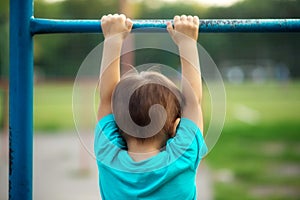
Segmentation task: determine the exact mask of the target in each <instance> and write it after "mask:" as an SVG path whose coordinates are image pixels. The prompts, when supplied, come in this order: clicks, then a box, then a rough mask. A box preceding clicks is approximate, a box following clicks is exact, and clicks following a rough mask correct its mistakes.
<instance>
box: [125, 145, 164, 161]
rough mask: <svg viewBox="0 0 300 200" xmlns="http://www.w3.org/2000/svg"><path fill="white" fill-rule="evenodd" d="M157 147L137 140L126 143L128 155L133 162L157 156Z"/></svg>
mask: <svg viewBox="0 0 300 200" xmlns="http://www.w3.org/2000/svg"><path fill="white" fill-rule="evenodd" d="M158 146H159V145H156V144H155V143H150V142H143V143H142V142H139V141H137V140H129V141H127V147H128V154H129V155H130V157H131V158H132V159H133V160H134V161H137V162H138V161H142V160H146V159H148V158H151V157H153V156H155V155H157V154H158V153H159V152H160V148H159V147H158Z"/></svg>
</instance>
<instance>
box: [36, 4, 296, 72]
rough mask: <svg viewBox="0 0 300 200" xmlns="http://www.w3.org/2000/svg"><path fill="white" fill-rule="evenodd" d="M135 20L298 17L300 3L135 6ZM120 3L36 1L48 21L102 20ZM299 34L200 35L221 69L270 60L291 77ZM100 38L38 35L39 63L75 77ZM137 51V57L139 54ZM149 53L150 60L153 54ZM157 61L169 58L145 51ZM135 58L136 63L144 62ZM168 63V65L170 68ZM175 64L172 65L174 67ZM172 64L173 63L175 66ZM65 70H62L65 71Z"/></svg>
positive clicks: (37, 55)
mask: <svg viewBox="0 0 300 200" xmlns="http://www.w3.org/2000/svg"><path fill="white" fill-rule="evenodd" d="M130 8H131V10H132V16H133V17H134V18H140V19H159V18H162V19H166V18H167V19H170V18H172V17H173V16H174V15H176V14H177V15H181V14H191V15H198V16H199V17H200V18H221V19H222V18H297V17H299V13H300V0H293V1H286V0H265V1H261V0H244V1H241V2H239V3H236V4H234V5H233V6H231V7H203V6H201V5H198V4H191V3H185V2H183V1H180V2H176V3H165V2H162V1H158V0H153V1H131V2H130ZM118 9H119V0H112V1H105V0H72V1H71V0H66V1H62V2H56V3H47V2H45V1H42V0H39V1H36V2H35V16H36V17H45V18H68V19H80V18H81V19H84V18H93V19H97V18H98V19H99V18H100V17H101V16H102V15H103V14H108V13H115V12H118ZM299 38H300V33H286V34H283V33H282V34H259V33H255V34H254V33H252V34H238V33H236V34H213V33H209V34H201V35H200V37H199V41H200V42H201V44H202V45H203V46H204V47H205V48H206V49H207V50H208V52H209V53H210V54H211V56H212V57H213V59H214V60H215V62H216V63H217V64H218V65H221V63H223V62H224V61H226V60H235V59H245V60H250V59H252V60H255V59H271V60H274V62H283V63H285V64H286V65H287V66H288V67H289V68H290V69H291V70H292V75H293V76H296V77H299V76H300V68H299V67H298V66H299V65H300V60H299V59H298V58H297V56H296V55H299V53H300V52H299V51H300V48H299V47H300V39H299ZM101 40H102V36H101V34H71V35H70V34H69V35H62V34H56V35H51V36H48V35H47V36H37V37H36V40H35V41H36V45H35V56H36V57H35V62H36V65H38V66H39V67H40V68H41V69H43V70H44V71H45V72H46V74H47V75H49V76H69V77H73V76H74V75H75V73H76V71H77V67H74V66H78V67H79V65H80V63H81V62H82V59H83V58H84V56H85V55H86V54H87V53H88V52H89V51H90V50H91V49H92V48H93V47H94V46H96V45H97V44H98V43H99V42H100V41H101ZM141 54H142V53H141V52H137V55H141ZM150 54H151V55H150ZM147 55H148V56H149V58H150V57H152V58H153V59H154V60H169V61H170V60H171V59H166V58H167V57H166V56H167V54H165V53H161V52H160V53H159V52H155V51H147ZM143 59H144V58H143V56H138V57H136V63H141V62H143ZM166 64H168V63H166ZM170 64H171V63H170ZM173 64H174V63H173ZM62 66H63V67H62Z"/></svg>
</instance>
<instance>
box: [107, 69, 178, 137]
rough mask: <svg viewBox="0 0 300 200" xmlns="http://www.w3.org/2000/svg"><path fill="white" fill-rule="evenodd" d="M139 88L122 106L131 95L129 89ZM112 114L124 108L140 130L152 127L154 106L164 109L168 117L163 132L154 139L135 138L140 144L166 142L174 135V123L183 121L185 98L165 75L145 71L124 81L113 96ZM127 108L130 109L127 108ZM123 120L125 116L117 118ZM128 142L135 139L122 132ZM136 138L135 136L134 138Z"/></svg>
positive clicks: (129, 76) (118, 85) (123, 78)
mask: <svg viewBox="0 0 300 200" xmlns="http://www.w3.org/2000/svg"><path fill="white" fill-rule="evenodd" d="M133 85H136V86H137V88H136V89H135V90H134V91H133V93H132V94H131V96H130V99H129V104H128V103H126V102H123V101H122V100H123V97H124V95H128V94H124V93H128V91H127V90H126V87H128V86H133ZM112 99H113V103H112V107H113V111H120V110H121V108H128V109H129V114H130V117H131V119H132V121H133V122H134V123H135V124H136V125H138V126H141V127H144V126H147V125H148V124H150V123H151V119H150V117H149V109H150V107H151V106H153V105H155V104H159V105H161V106H163V107H164V109H165V111H166V114H167V117H166V121H165V124H164V126H163V128H162V129H161V130H160V131H159V132H158V133H157V134H156V135H154V136H151V137H147V136H146V137H145V136H141V137H139V136H137V137H134V138H136V139H138V140H140V141H142V142H143V141H145V140H150V139H160V141H162V142H165V141H166V140H167V139H168V138H170V137H171V133H172V132H173V126H174V122H175V120H176V119H177V118H180V117H181V112H182V110H181V107H182V104H183V96H182V94H181V92H180V90H179V89H178V88H177V87H176V85H175V84H174V83H173V82H172V81H170V80H169V79H168V78H167V77H165V76H164V75H162V74H160V73H158V72H154V71H144V72H141V73H134V74H132V73H131V74H129V75H127V76H125V77H122V79H121V80H120V82H119V83H118V84H117V86H116V88H115V90H114V93H113V98H112ZM125 104H128V105H125ZM116 113H118V114H117V115H122V112H121V111H120V112H114V114H115V115H116ZM122 117H123V118H124V116H115V118H116V121H117V118H122ZM120 132H121V134H122V136H123V137H124V138H125V140H126V139H127V138H128V137H132V135H131V134H130V135H129V134H127V133H125V132H124V131H122V130H121V131H120ZM135 135H136V134H135Z"/></svg>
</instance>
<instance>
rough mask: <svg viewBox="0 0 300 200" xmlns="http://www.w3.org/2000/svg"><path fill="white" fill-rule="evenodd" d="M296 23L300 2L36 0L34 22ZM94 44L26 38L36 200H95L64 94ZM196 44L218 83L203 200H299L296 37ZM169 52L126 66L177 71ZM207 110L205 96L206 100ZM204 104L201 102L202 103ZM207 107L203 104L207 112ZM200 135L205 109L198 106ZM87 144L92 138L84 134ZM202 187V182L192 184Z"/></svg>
mask: <svg viewBox="0 0 300 200" xmlns="http://www.w3.org/2000/svg"><path fill="white" fill-rule="evenodd" d="M118 12H122V13H126V14H127V15H128V16H129V17H131V18H132V19H171V18H173V16H174V15H181V14H190V15H198V16H199V17H200V18H204V19H227V18H228V19H230V18H300V0H264V1H262V0H213V1H212V0H211V1H209V0H177V1H176V0H152V1H146V0H111V1H106V0H36V1H35V2H34V15H35V17H40V18H55V19H100V18H101V16H102V15H104V14H109V13H118ZM0 36H1V37H0V47H1V48H0V200H2V199H3V200H4V199H7V197H8V196H7V191H8V186H7V184H8V180H7V179H8V178H7V176H8V150H7V149H8V136H7V135H8V125H7V124H8V108H7V105H8V71H9V61H8V56H9V55H8V54H9V53H8V51H9V45H8V38H9V1H8V0H2V1H0ZM102 40H103V36H102V35H101V34H52V35H37V36H35V37H34V69H35V91H34V130H35V136H34V137H35V138H34V197H35V199H99V189H98V185H97V179H98V177H97V169H96V166H95V161H94V160H93V158H92V157H91V156H90V155H89V153H88V152H87V151H86V150H85V149H84V148H83V146H82V145H81V144H80V141H79V140H78V137H77V134H76V129H75V125H74V121H73V114H72V89H73V83H74V80H75V76H76V73H77V71H78V69H79V67H80V65H81V63H82V61H83V59H84V58H85V57H86V55H87V54H88V53H89V52H90V51H91V50H92V49H93V48H94V47H95V46H96V45H98V44H99V43H100V42H101V41H102ZM198 42H199V43H200V44H201V45H202V46H203V47H204V48H205V49H206V50H207V52H208V53H209V54H210V56H211V57H212V58H213V60H214V61H215V63H216V65H217V66H218V68H219V70H220V72H221V74H222V77H223V79H224V82H225V89H226V101H227V108H226V121H225V125H224V129H223V132H222V135H221V137H220V139H219V141H218V143H217V145H216V146H215V148H214V149H213V151H212V152H211V153H210V154H209V156H208V157H207V158H206V159H205V161H204V163H203V164H202V166H200V170H201V169H202V168H203V175H202V174H201V176H203V180H204V181H203V182H204V183H201V184H203V186H202V187H200V186H199V193H202V192H203V193H208V194H207V195H208V196H207V197H206V198H203V199H251V200H252V199H253V200H254V199H270V200H275V199H276V200H278V199H285V200H287V199H300V181H299V180H300V179H299V178H300V81H299V78H300V59H299V55H300V33H265V34H262V33H203V34H201V33H200V36H199V40H198ZM173 57H174V55H170V54H169V53H167V52H161V51H157V50H144V51H137V52H135V55H134V56H131V58H130V59H131V62H132V63H133V64H134V65H140V64H143V63H149V62H157V63H162V64H166V65H169V66H178V65H179V59H178V58H176V57H175V58H174V59H173ZM205 98H207V99H208V100H209V94H208V93H206V94H205ZM208 100H207V101H206V102H209V101H208ZM207 104H209V103H207ZM204 110H205V118H206V120H205V121H206V127H207V126H208V123H209V117H210V115H209V110H210V106H209V105H207V106H205V105H204ZM86 137H87V138H89V139H87V140H90V141H91V143H92V137H93V136H92V133H89V134H87V136H86ZM200 178H201V177H200Z"/></svg>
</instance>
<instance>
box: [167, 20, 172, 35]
mask: <svg viewBox="0 0 300 200" xmlns="http://www.w3.org/2000/svg"><path fill="white" fill-rule="evenodd" d="M173 30H174V29H173V25H172V23H171V22H167V31H168V32H169V34H170V35H173Z"/></svg>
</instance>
